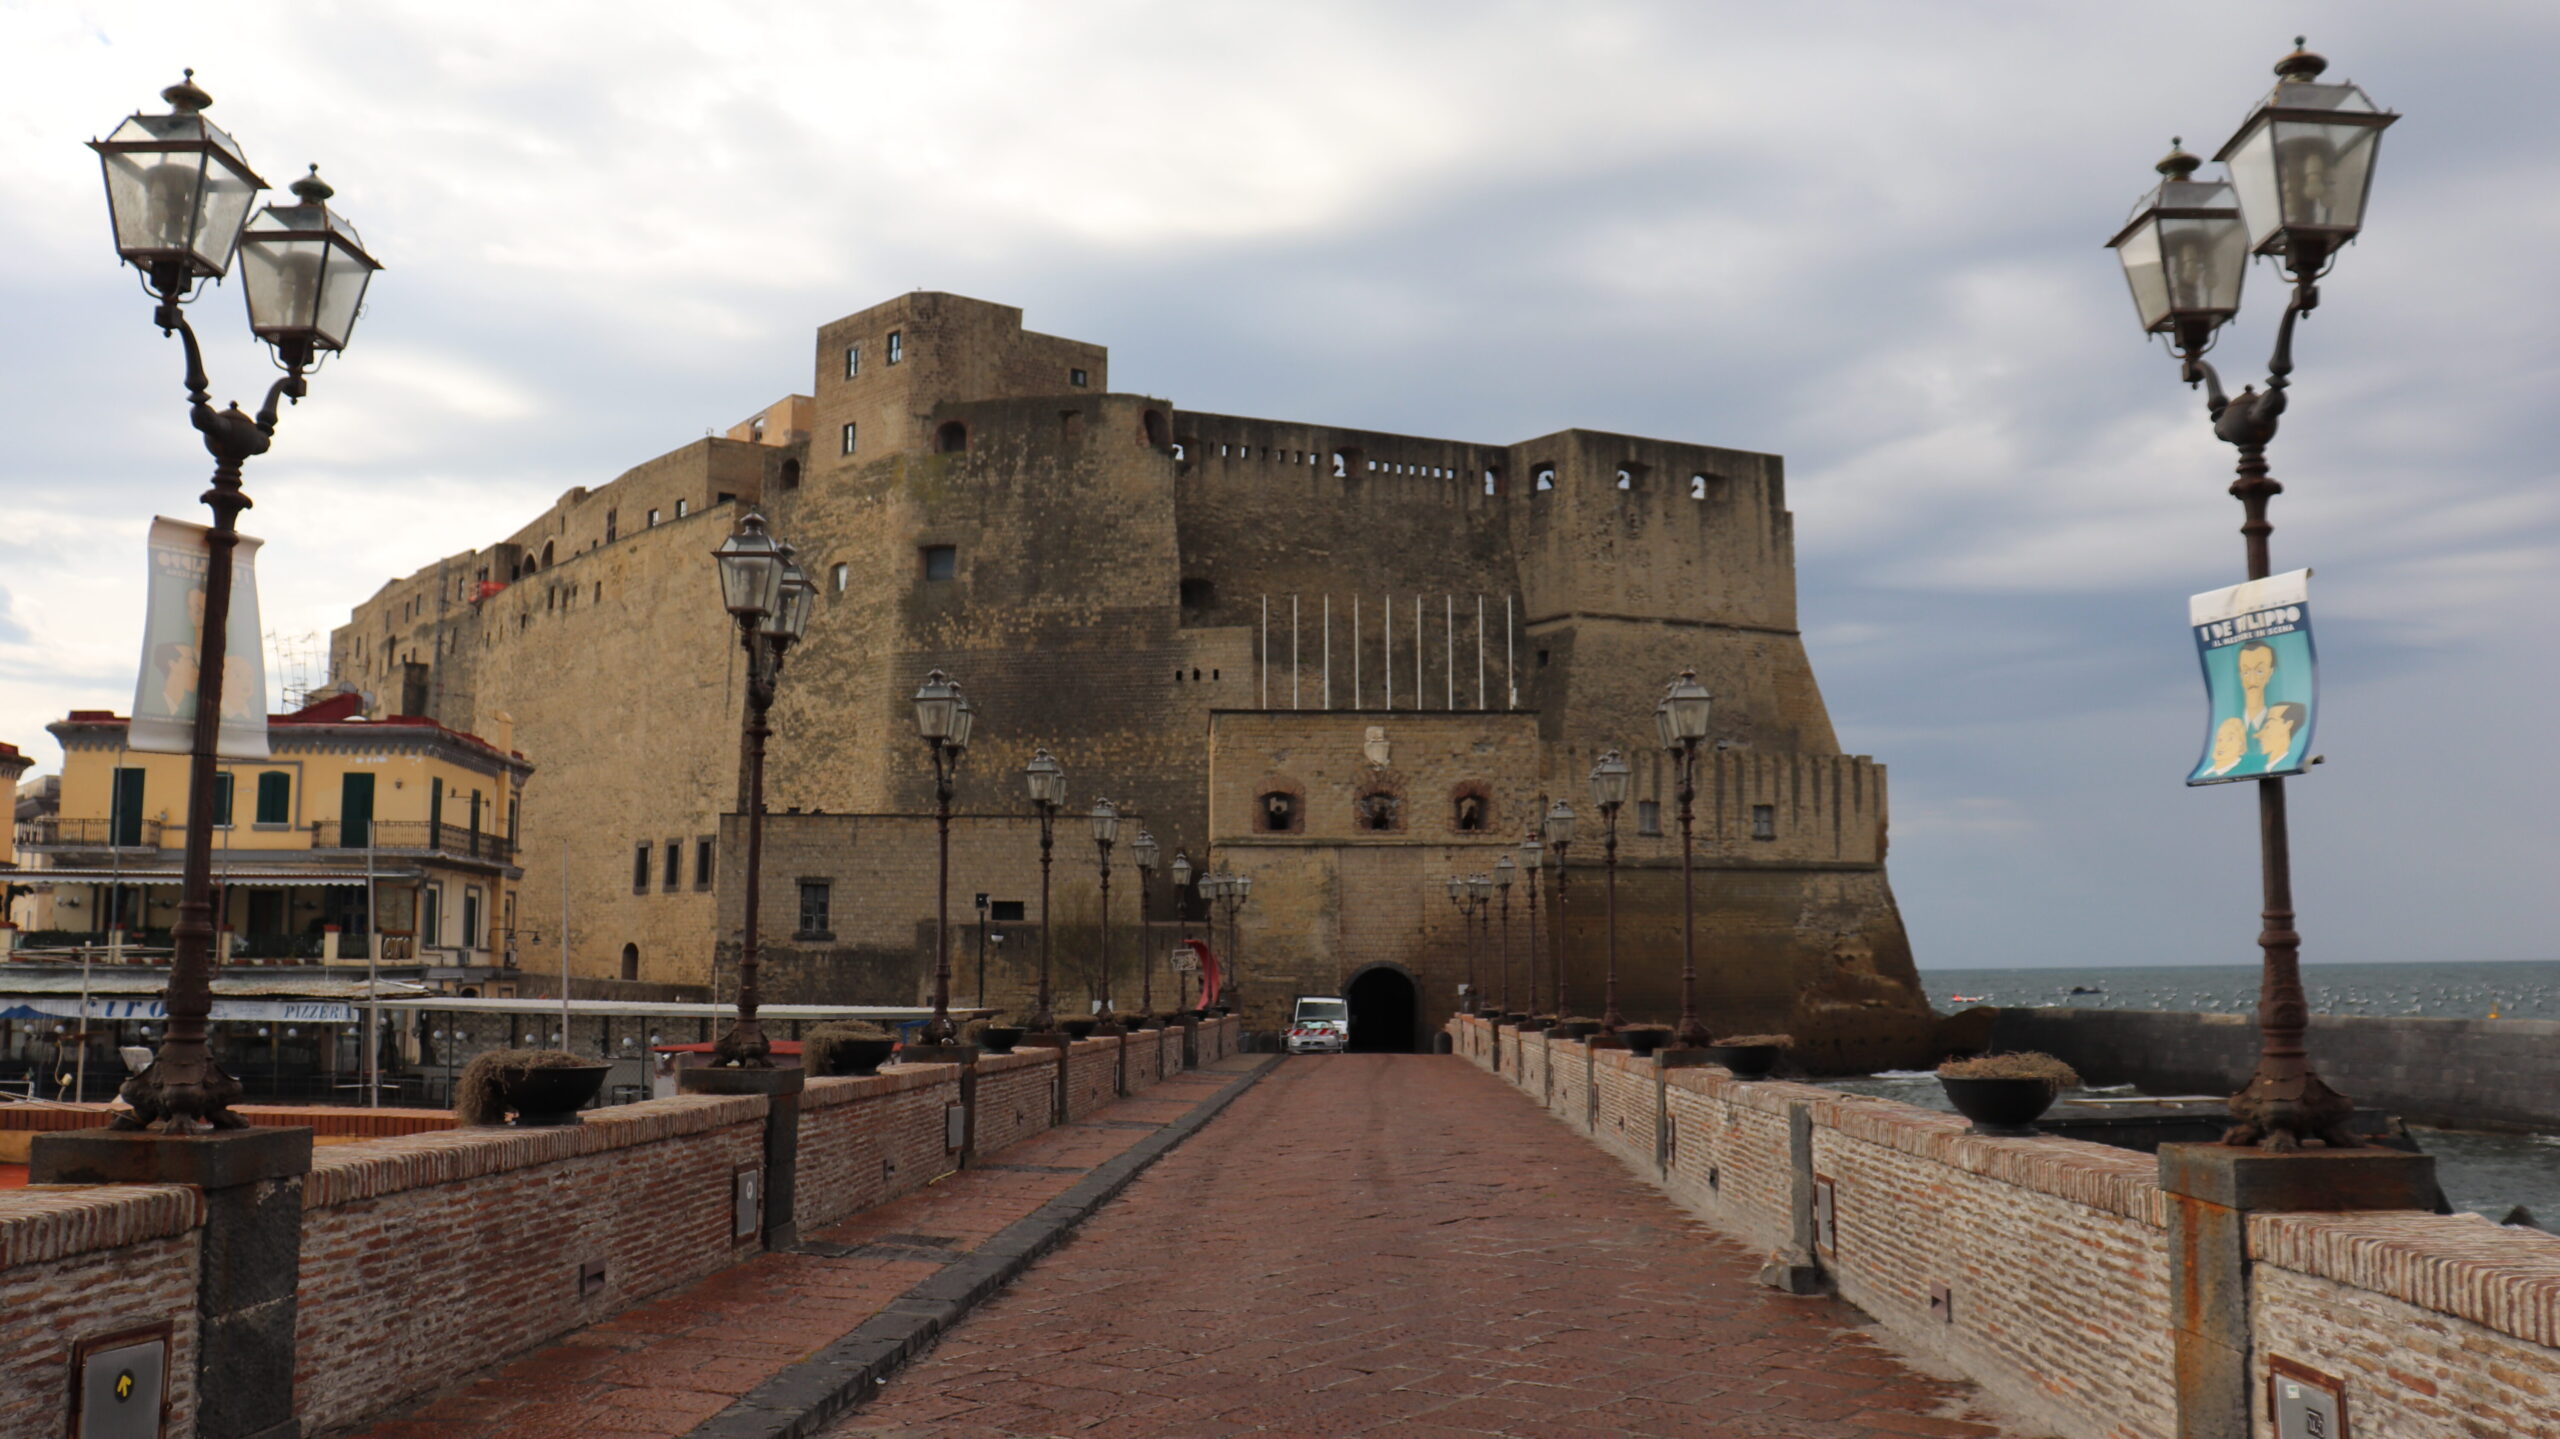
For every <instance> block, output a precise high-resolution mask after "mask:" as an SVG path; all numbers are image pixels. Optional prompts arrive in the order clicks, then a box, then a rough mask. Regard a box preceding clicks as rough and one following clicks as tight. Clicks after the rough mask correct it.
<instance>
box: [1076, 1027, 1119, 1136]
mask: <svg viewBox="0 0 2560 1439" xmlns="http://www.w3.org/2000/svg"><path fill="white" fill-rule="evenodd" d="M1119 1076H1120V1041H1119V1039H1118V1038H1116V1037H1112V1036H1107V1035H1097V1036H1095V1037H1094V1038H1092V1039H1079V1040H1076V1041H1074V1042H1072V1043H1071V1044H1069V1045H1068V1046H1067V1118H1068V1119H1069V1120H1070V1121H1074V1120H1078V1119H1082V1118H1084V1117H1085V1116H1086V1115H1088V1114H1091V1113H1093V1112H1094V1111H1095V1110H1097V1109H1100V1108H1102V1107H1103V1106H1104V1105H1106V1104H1109V1103H1110V1102H1111V1101H1112V1100H1114V1099H1117V1098H1119V1097H1120V1077H1119Z"/></svg>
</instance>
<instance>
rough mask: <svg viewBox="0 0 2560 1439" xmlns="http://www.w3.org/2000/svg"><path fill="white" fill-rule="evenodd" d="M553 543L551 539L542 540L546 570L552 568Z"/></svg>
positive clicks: (543, 564)
mask: <svg viewBox="0 0 2560 1439" xmlns="http://www.w3.org/2000/svg"><path fill="white" fill-rule="evenodd" d="M551 544H552V542H551V541H549V540H544V541H543V542H542V567H543V568H544V569H546V570H547V569H549V568H551Z"/></svg>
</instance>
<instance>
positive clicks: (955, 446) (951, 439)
mask: <svg viewBox="0 0 2560 1439" xmlns="http://www.w3.org/2000/svg"><path fill="white" fill-rule="evenodd" d="M933 447H934V449H935V450H936V451H938V452H940V453H942V454H946V455H956V454H960V453H961V452H963V451H965V450H967V449H968V448H969V427H968V426H967V425H964V424H962V423H960V422H959V421H958V420H945V421H943V422H942V428H940V429H938V430H935V431H934V432H933Z"/></svg>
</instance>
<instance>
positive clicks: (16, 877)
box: [0, 867, 426, 889]
mask: <svg viewBox="0 0 2560 1439" xmlns="http://www.w3.org/2000/svg"><path fill="white" fill-rule="evenodd" d="M424 878H426V874H425V872H424V871H422V870H418V869H377V870H375V871H374V872H373V879H372V882H373V883H376V884H410V883H414V882H415V881H418V880H421V879H424ZM0 880H5V881H6V882H7V883H9V884H13V885H16V886H17V887H18V888H20V889H41V888H43V887H45V886H46V885H54V884H130V885H137V886H147V887H154V888H156V887H161V886H168V885H180V884H184V883H186V876H185V875H183V874H181V873H180V872H178V871H177V870H172V869H97V868H94V867H93V868H88V869H13V870H9V871H7V872H6V873H5V874H0ZM213 882H214V883H215V884H218V885H231V886H234V887H255V888H266V889H274V888H294V887H298V886H301V885H306V884H313V885H356V886H362V885H364V884H365V883H366V879H365V873H364V871H363V870H360V869H359V870H356V871H355V872H353V873H349V872H348V871H346V870H343V869H273V868H260V869H217V870H215V871H214V872H213Z"/></svg>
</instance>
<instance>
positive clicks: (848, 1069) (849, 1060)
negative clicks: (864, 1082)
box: [800, 1019, 898, 1075]
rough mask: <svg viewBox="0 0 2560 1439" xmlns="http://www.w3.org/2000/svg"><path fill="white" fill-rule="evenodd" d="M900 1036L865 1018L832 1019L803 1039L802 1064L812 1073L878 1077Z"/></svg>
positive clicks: (801, 1046) (896, 1045)
mask: <svg viewBox="0 0 2560 1439" xmlns="http://www.w3.org/2000/svg"><path fill="white" fill-rule="evenodd" d="M897 1047H898V1037H897V1036H896V1035H894V1034H891V1033H890V1032H889V1031H887V1030H885V1029H882V1028H881V1027H880V1026H878V1025H876V1024H873V1023H871V1022H870V1021H869V1020H863V1019H838V1020H830V1021H829V1022H827V1023H825V1024H821V1025H819V1026H817V1027H816V1028H814V1029H812V1030H810V1031H809V1032H808V1033H807V1034H805V1035H803V1036H801V1039H800V1063H801V1066H802V1067H803V1068H805V1069H807V1070H808V1071H809V1072H810V1073H811V1074H823V1075H847V1074H878V1073H879V1072H880V1066H881V1064H882V1063H883V1062H884V1061H886V1060H887V1059H888V1057H889V1056H890V1054H892V1053H893V1052H895V1051H896V1049H897Z"/></svg>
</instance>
